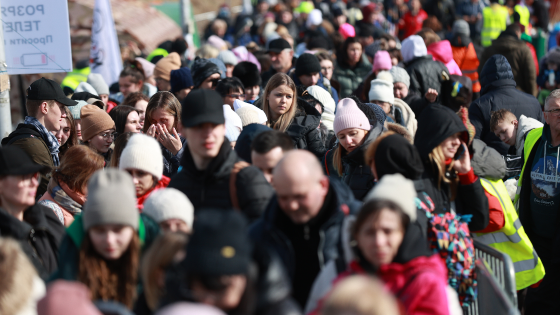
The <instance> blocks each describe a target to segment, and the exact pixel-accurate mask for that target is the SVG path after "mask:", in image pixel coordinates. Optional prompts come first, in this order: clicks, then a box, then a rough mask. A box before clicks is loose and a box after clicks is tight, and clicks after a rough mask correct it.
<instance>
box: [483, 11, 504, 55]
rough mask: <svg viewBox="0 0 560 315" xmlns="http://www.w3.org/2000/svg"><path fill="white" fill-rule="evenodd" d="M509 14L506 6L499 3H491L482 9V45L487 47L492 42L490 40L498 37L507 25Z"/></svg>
mask: <svg viewBox="0 0 560 315" xmlns="http://www.w3.org/2000/svg"><path fill="white" fill-rule="evenodd" d="M508 16H509V14H508V11H507V9H506V8H504V7H503V6H500V5H492V6H489V7H486V8H484V10H482V17H483V25H482V32H481V34H480V35H481V37H482V46H484V47H488V46H490V45H491V44H492V40H494V39H496V38H498V36H500V33H501V32H502V31H505V29H506V26H507V18H508Z"/></svg>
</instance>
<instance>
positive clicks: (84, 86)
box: [74, 82, 97, 95]
mask: <svg viewBox="0 0 560 315" xmlns="http://www.w3.org/2000/svg"><path fill="white" fill-rule="evenodd" d="M74 92H76V93H78V92H88V93H91V94H93V95H97V91H96V90H95V88H94V87H93V86H91V84H89V83H87V82H80V84H78V86H77V87H76V89H75V90H74Z"/></svg>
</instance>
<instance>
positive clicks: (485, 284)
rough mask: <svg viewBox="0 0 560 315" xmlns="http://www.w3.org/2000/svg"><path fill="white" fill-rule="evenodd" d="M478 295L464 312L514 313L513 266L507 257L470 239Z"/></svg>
mask: <svg viewBox="0 0 560 315" xmlns="http://www.w3.org/2000/svg"><path fill="white" fill-rule="evenodd" d="M474 247H475V257H476V273H477V280H478V297H477V299H476V300H475V301H473V303H472V304H471V305H470V306H469V307H468V308H465V309H464V314H465V315H500V314H507V315H518V314H519V310H518V309H517V291H516V286H515V269H514V267H513V262H512V261H511V258H510V257H509V256H508V255H506V254H504V253H502V252H500V251H498V250H496V249H494V248H492V247H490V246H487V245H484V244H482V243H480V242H478V241H476V240H475V241H474Z"/></svg>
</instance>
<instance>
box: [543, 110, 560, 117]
mask: <svg viewBox="0 0 560 315" xmlns="http://www.w3.org/2000/svg"><path fill="white" fill-rule="evenodd" d="M544 112H545V113H550V114H552V115H554V116H556V117H559V116H560V108H557V109H553V110H545V111H544Z"/></svg>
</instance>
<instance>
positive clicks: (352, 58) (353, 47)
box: [346, 43, 362, 65]
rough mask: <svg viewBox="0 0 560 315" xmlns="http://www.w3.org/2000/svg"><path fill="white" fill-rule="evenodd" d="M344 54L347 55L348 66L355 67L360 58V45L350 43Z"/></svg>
mask: <svg viewBox="0 0 560 315" xmlns="http://www.w3.org/2000/svg"><path fill="white" fill-rule="evenodd" d="M346 52H347V54H348V63H349V64H350V65H355V64H357V63H358V62H360V60H361V58H362V45H360V43H352V44H350V45H348V49H347V50H346Z"/></svg>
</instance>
